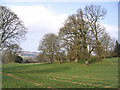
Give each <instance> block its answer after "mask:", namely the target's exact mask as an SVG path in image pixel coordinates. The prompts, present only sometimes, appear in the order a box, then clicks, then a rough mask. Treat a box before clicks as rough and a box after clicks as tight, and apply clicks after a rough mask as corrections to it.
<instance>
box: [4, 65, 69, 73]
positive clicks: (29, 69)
mask: <svg viewBox="0 0 120 90" xmlns="http://www.w3.org/2000/svg"><path fill="white" fill-rule="evenodd" d="M42 65H46V68H43V69H42V67H41V66H42ZM47 65H48V64H33V65H23V66H21V65H20V66H16V67H8V68H4V69H3V72H5V73H52V72H63V71H66V70H70V68H69V67H66V66H61V67H48V66H47ZM49 65H50V64H49ZM51 65H52V64H51ZM36 66H37V67H36ZM47 67H48V68H47Z"/></svg>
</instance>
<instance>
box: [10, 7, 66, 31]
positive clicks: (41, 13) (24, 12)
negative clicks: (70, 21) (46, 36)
mask: <svg viewBox="0 0 120 90" xmlns="http://www.w3.org/2000/svg"><path fill="white" fill-rule="evenodd" d="M10 8H11V9H12V11H14V12H15V13H16V14H17V15H18V16H19V17H20V18H21V19H22V20H23V21H24V23H25V26H26V27H27V28H28V30H34V31H40V30H41V31H43V32H53V33H56V32H58V30H59V28H60V26H61V25H62V23H63V22H64V20H65V19H66V18H67V15H66V14H60V15H56V14H55V11H53V10H52V9H48V8H45V7H44V6H12V7H10Z"/></svg>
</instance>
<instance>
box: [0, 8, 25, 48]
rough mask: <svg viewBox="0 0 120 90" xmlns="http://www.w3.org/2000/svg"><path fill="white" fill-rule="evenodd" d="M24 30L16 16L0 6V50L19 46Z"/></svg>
mask: <svg viewBox="0 0 120 90" xmlns="http://www.w3.org/2000/svg"><path fill="white" fill-rule="evenodd" d="M25 33H26V28H25V26H24V24H23V22H22V21H21V20H20V19H19V18H18V16H17V15H16V14H15V13H14V12H12V11H11V10H10V9H8V8H7V7H5V6H0V50H5V49H7V48H8V47H10V46H11V45H12V44H19V42H20V40H21V39H22V38H23V37H24V36H25Z"/></svg>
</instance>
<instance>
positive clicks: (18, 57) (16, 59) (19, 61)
mask: <svg viewBox="0 0 120 90" xmlns="http://www.w3.org/2000/svg"><path fill="white" fill-rule="evenodd" d="M22 61H23V59H22V57H20V56H16V57H15V62H16V63H22Z"/></svg>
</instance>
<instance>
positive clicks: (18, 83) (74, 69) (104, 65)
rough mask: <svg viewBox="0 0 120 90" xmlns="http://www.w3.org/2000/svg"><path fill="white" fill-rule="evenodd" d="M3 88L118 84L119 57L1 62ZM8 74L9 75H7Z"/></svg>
mask: <svg viewBox="0 0 120 90" xmlns="http://www.w3.org/2000/svg"><path fill="white" fill-rule="evenodd" d="M2 70H3V73H2V87H3V88H118V59H117V58H109V59H105V60H104V61H101V62H96V63H92V64H90V65H88V66H84V65H83V63H74V62H70V63H63V64H58V63H53V64H17V63H15V64H3V68H2ZM8 74H11V75H12V76H11V75H8Z"/></svg>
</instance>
